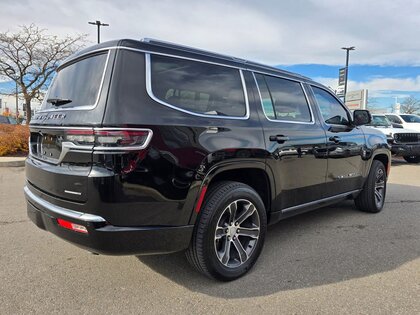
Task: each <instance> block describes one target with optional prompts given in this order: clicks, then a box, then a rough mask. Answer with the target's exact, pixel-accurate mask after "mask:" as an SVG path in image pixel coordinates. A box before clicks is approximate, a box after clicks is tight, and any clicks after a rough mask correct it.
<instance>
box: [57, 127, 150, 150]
mask: <svg viewBox="0 0 420 315" xmlns="http://www.w3.org/2000/svg"><path fill="white" fill-rule="evenodd" d="M152 134H153V132H152V130H150V129H136V128H109V129H108V128H95V129H70V130H67V131H66V136H65V141H69V142H72V143H74V144H76V145H85V146H86V145H93V146H94V150H141V149H144V148H145V147H146V146H147V145H148V144H149V142H150V139H151V137H152Z"/></svg>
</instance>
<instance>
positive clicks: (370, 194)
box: [354, 160, 387, 213]
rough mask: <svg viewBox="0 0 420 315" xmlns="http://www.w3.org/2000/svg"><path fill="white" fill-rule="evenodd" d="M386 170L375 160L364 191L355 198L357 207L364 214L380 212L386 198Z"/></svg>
mask: <svg viewBox="0 0 420 315" xmlns="http://www.w3.org/2000/svg"><path fill="white" fill-rule="evenodd" d="M386 176H387V175H386V170H385V166H384V165H383V164H382V162H380V161H378V160H374V161H373V162H372V166H371V168H370V172H369V175H368V178H367V180H366V182H365V185H364V187H363V190H362V191H361V192H360V194H359V195H358V196H357V197H356V198H355V200H354V202H355V204H356V207H357V208H358V209H359V210H361V211H364V212H370V213H377V212H380V211H381V210H382V208H383V206H384V203H385V196H386V181H387V178H386Z"/></svg>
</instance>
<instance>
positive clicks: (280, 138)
mask: <svg viewBox="0 0 420 315" xmlns="http://www.w3.org/2000/svg"><path fill="white" fill-rule="evenodd" d="M287 140H289V137H286V136H283V135H276V136H270V141H277V142H278V143H285V142H286V141H287Z"/></svg>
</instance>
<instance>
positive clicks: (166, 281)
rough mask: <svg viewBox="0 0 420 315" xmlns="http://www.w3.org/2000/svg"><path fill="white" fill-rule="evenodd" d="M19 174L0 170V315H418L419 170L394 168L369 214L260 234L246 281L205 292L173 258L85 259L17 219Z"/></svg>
mask: <svg viewBox="0 0 420 315" xmlns="http://www.w3.org/2000/svg"><path fill="white" fill-rule="evenodd" d="M23 185H24V169H23V168H1V169H0V200H1V203H0V288H1V289H0V314H23V313H25V314H27V313H44V314H45V313H93V314H99V313H122V314H127V313H148V314H152V313H153V314H160V313H200V314H207V313H209V314H251V313H252V314H255V313H257V312H260V313H261V314H263V313H270V314H274V313H276V314H343V313H352V314H419V313H420V165H408V164H406V163H405V162H404V161H402V160H394V163H393V166H392V169H391V176H390V179H389V182H388V192H387V198H386V205H385V208H384V210H383V211H382V212H381V213H380V214H376V215H372V214H366V213H361V212H358V211H357V210H356V209H355V208H354V206H353V203H352V202H350V201H349V202H344V203H341V204H339V205H337V206H334V207H329V208H324V209H319V210H317V211H314V212H311V213H308V214H304V215H300V216H297V217H294V218H291V219H288V220H285V221H282V222H280V223H279V224H277V225H274V226H271V227H270V228H269V232H268V235H267V240H266V245H265V248H264V250H263V253H262V255H261V257H260V259H259V261H258V263H257V264H256V266H255V267H254V269H253V270H252V272H251V273H249V274H248V275H247V276H245V277H244V278H242V279H239V280H237V281H234V282H231V283H218V282H215V281H211V280H208V279H206V278H204V277H202V276H201V275H200V274H198V273H196V272H195V271H194V270H193V269H191V268H190V266H189V265H188V263H187V261H186V259H185V258H184V255H183V254H182V253H179V254H173V255H164V256H143V257H135V256H128V257H109V256H95V255H92V254H90V253H88V252H86V251H84V250H82V249H79V248H77V247H75V246H73V245H71V244H68V243H66V242H64V241H62V240H60V239H58V238H57V237H55V236H53V235H51V234H49V233H47V232H44V231H42V230H39V229H38V228H37V227H35V225H34V224H32V223H31V222H29V220H28V218H27V217H26V207H25V201H24V197H23V193H22V187H23Z"/></svg>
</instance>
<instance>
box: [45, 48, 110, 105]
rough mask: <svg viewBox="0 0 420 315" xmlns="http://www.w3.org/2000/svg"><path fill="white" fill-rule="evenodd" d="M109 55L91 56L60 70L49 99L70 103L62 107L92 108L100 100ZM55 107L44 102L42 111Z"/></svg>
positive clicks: (52, 85) (50, 90) (51, 88)
mask: <svg viewBox="0 0 420 315" xmlns="http://www.w3.org/2000/svg"><path fill="white" fill-rule="evenodd" d="M107 57H108V54H107V53H101V54H99V55H94V56H90V57H87V58H84V59H82V60H80V61H77V62H74V63H71V64H70V65H68V66H65V67H64V68H62V69H59V70H58V72H57V74H56V76H55V78H54V81H53V83H52V84H51V87H50V89H49V91H48V96H47V97H46V100H48V99H65V100H69V101H70V102H68V103H66V104H64V105H61V106H60V107H63V108H65V107H78V106H92V105H94V104H95V103H96V100H97V98H98V95H99V92H100V88H101V81H102V77H103V74H104V71H105V65H106V60H107ZM51 107H53V104H52V103H48V102H44V104H43V108H42V109H47V108H51Z"/></svg>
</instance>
